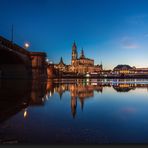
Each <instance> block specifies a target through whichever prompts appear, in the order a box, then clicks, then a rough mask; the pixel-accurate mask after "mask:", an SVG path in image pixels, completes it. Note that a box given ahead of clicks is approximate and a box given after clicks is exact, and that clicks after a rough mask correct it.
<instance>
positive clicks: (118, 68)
mask: <svg viewBox="0 0 148 148" xmlns="http://www.w3.org/2000/svg"><path fill="white" fill-rule="evenodd" d="M129 69H133V68H132V67H131V66H129V65H125V64H124V65H117V66H116V67H115V68H114V70H129Z"/></svg>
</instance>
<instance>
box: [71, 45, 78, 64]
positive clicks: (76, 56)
mask: <svg viewBox="0 0 148 148" xmlns="http://www.w3.org/2000/svg"><path fill="white" fill-rule="evenodd" d="M77 58H78V53H77V46H76V43H75V42H74V43H73V46H72V60H71V64H72V65H74V63H75V61H76V60H77Z"/></svg>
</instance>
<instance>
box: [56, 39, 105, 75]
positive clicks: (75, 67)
mask: <svg viewBox="0 0 148 148" xmlns="http://www.w3.org/2000/svg"><path fill="white" fill-rule="evenodd" d="M54 68H55V69H57V70H58V71H59V72H65V73H76V74H86V73H100V72H101V71H102V64H101V65H94V60H93V59H89V58H86V57H85V55H84V50H83V49H82V51H81V55H80V57H79V58H78V52H77V46H76V43H75V42H74V44H73V46H72V59H71V65H66V64H65V63H64V62H63V59H62V58H61V60H60V62H59V64H55V65H54Z"/></svg>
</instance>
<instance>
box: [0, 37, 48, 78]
mask: <svg viewBox="0 0 148 148" xmlns="http://www.w3.org/2000/svg"><path fill="white" fill-rule="evenodd" d="M0 78H2V79H40V78H47V63H46V53H44V52H30V51H27V50H26V49H24V48H22V47H20V46H18V45H17V44H14V43H12V42H11V41H9V40H7V39H5V38H3V37H1V36H0Z"/></svg>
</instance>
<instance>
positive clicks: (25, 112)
mask: <svg viewBox="0 0 148 148" xmlns="http://www.w3.org/2000/svg"><path fill="white" fill-rule="evenodd" d="M27 115H28V112H27V108H26V109H25V110H24V118H26V117H27Z"/></svg>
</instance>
